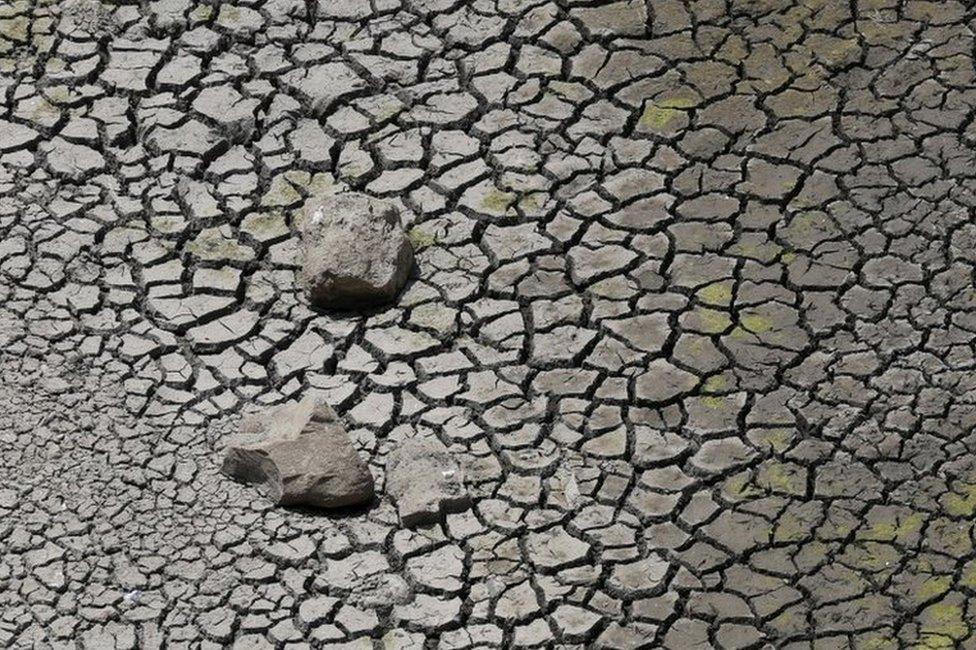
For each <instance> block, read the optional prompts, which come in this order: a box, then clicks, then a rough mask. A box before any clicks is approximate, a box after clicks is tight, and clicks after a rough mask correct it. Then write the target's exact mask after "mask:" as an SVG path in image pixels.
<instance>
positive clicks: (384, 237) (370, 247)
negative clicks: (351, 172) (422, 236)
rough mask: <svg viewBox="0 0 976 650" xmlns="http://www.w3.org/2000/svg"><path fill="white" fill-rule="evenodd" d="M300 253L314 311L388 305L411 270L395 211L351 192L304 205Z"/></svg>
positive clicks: (407, 244)
mask: <svg viewBox="0 0 976 650" xmlns="http://www.w3.org/2000/svg"><path fill="white" fill-rule="evenodd" d="M302 254H303V257H304V259H303V265H302V279H303V282H304V284H305V289H306V291H307V293H308V297H309V300H310V301H311V302H312V303H314V304H316V305H318V306H320V307H332V308H338V309H351V308H359V307H370V306H375V305H378V304H382V303H385V302H389V301H391V300H392V299H393V298H394V297H396V295H397V293H399V291H400V289H402V288H403V285H404V284H406V282H407V277H408V275H409V274H410V270H411V269H412V268H413V248H412V247H411V246H410V241H409V240H408V239H407V236H406V233H404V231H403V228H402V227H401V226H400V217H399V215H398V214H397V210H396V208H395V207H394V206H393V205H392V204H390V203H388V202H386V201H381V200H379V199H374V198H372V197H370V196H367V195H365V194H358V193H353V192H347V193H343V194H337V195H334V196H327V197H324V198H317V199H312V200H311V201H310V202H309V204H308V205H307V206H306V219H305V222H304V224H303V226H302Z"/></svg>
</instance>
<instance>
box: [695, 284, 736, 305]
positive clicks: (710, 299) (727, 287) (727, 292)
mask: <svg viewBox="0 0 976 650" xmlns="http://www.w3.org/2000/svg"><path fill="white" fill-rule="evenodd" d="M695 295H697V296H698V299H699V300H701V301H702V302H704V303H707V304H709V305H719V306H721V307H727V306H728V305H729V304H730V303H731V302H732V284H731V283H730V282H715V283H713V284H710V285H708V286H707V287H702V288H701V289H699V290H698V292H697V293H696V294H695Z"/></svg>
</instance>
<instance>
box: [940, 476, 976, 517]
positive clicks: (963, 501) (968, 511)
mask: <svg viewBox="0 0 976 650" xmlns="http://www.w3.org/2000/svg"><path fill="white" fill-rule="evenodd" d="M939 502H940V503H941V504H942V509H943V510H945V513H946V514H947V515H949V516H952V517H972V516H973V514H974V513H976V485H974V484H973V483H964V482H956V483H955V484H954V485H953V486H952V492H947V493H946V494H944V495H942V497H941V498H940V499H939Z"/></svg>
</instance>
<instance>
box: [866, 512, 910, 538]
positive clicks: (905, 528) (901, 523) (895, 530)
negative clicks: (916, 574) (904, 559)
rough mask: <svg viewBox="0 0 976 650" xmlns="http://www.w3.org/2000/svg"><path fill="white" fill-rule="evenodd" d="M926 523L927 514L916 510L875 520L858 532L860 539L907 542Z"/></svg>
mask: <svg viewBox="0 0 976 650" xmlns="http://www.w3.org/2000/svg"><path fill="white" fill-rule="evenodd" d="M924 523H925V515H924V514H923V513H920V512H915V513H912V514H910V515H905V516H902V517H892V518H891V519H884V520H881V521H876V522H873V523H872V524H871V525H870V526H867V527H866V528H863V529H861V530H860V531H858V533H857V538H858V539H863V540H869V541H874V542H899V543H901V544H906V543H908V541H909V540H910V539H911V538H912V537H913V536H914V535H915V534H916V533H918V532H919V531H920V530H922V526H923V524H924Z"/></svg>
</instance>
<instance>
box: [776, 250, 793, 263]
mask: <svg viewBox="0 0 976 650" xmlns="http://www.w3.org/2000/svg"><path fill="white" fill-rule="evenodd" d="M779 259H780V261H781V262H783V264H786V265H790V264H792V263H793V262H794V261H795V260H796V253H794V252H793V251H786V252H785V253H783V254H782V255H780V258H779Z"/></svg>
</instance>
